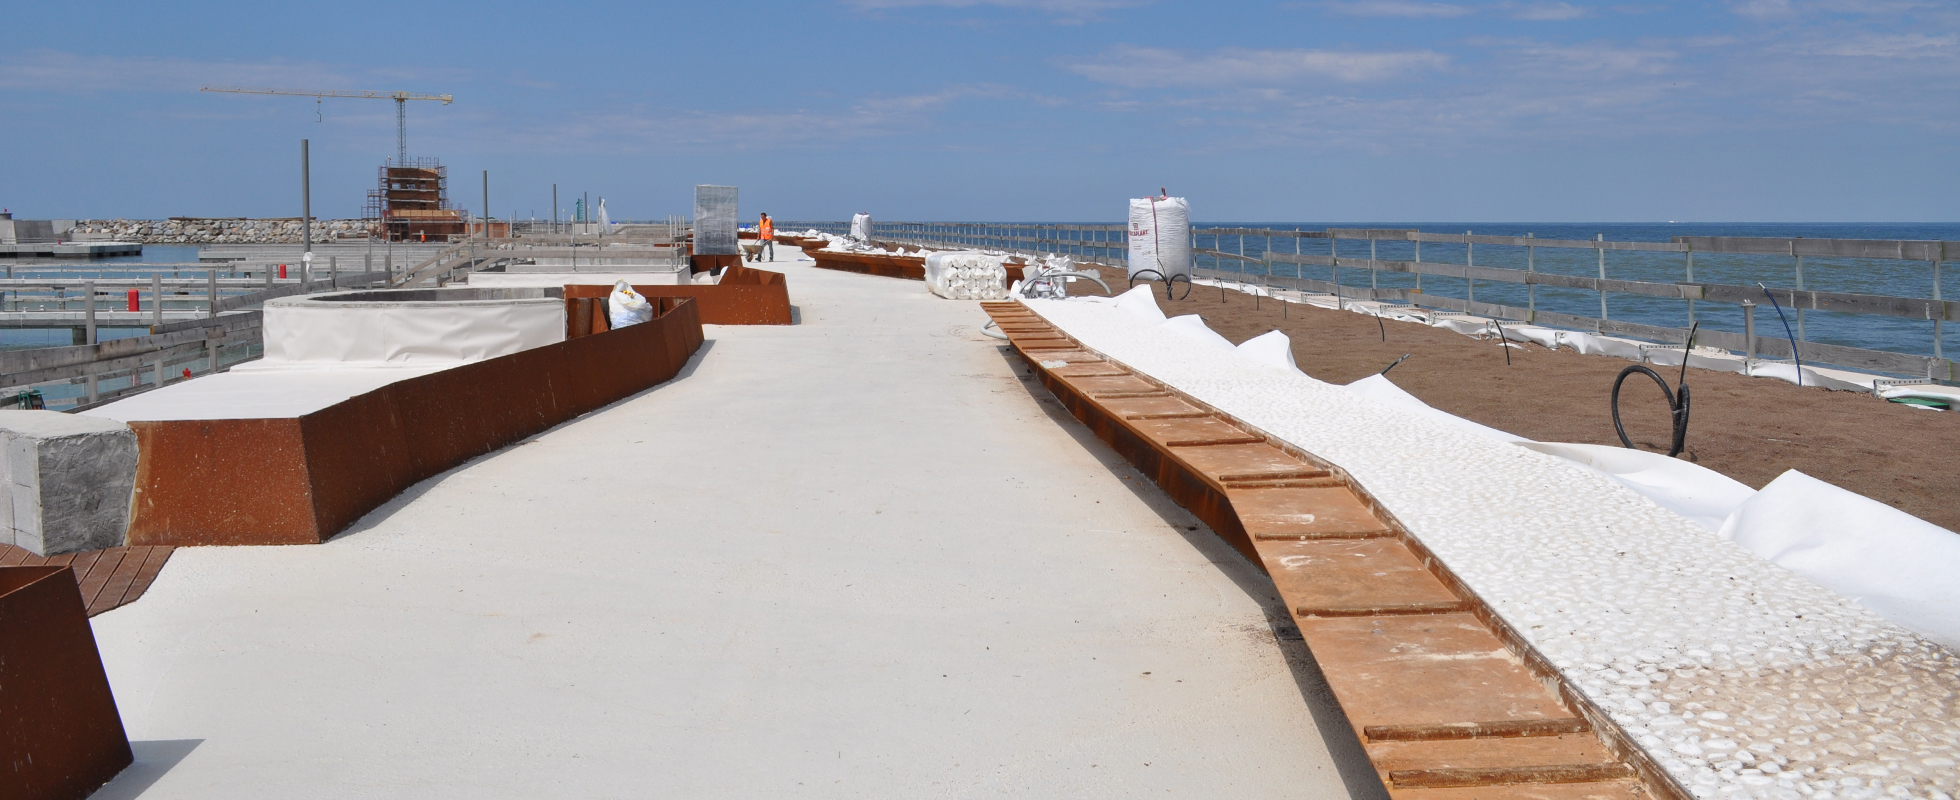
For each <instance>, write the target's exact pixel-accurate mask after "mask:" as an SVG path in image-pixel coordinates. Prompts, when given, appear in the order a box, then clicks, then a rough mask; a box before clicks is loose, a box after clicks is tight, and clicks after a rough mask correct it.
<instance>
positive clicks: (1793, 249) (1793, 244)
mask: <svg viewBox="0 0 1960 800" xmlns="http://www.w3.org/2000/svg"><path fill="white" fill-rule="evenodd" d="M1790 257H1792V258H1795V259H1796V260H1797V291H1799V292H1801V291H1803V256H1801V255H1798V254H1797V241H1796V240H1795V239H1791V240H1790ZM1790 305H1793V306H1796V307H1797V341H1800V342H1808V341H1810V337H1809V336H1806V335H1805V334H1804V330H1803V306H1802V305H1800V304H1798V302H1797V296H1796V295H1795V294H1791V295H1790ZM1791 355H1793V356H1794V355H1795V354H1794V353H1792V354H1791Z"/></svg>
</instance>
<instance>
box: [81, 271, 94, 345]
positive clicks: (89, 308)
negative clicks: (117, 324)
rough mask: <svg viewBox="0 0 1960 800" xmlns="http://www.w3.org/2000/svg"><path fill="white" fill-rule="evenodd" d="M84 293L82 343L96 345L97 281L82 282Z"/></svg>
mask: <svg viewBox="0 0 1960 800" xmlns="http://www.w3.org/2000/svg"><path fill="white" fill-rule="evenodd" d="M82 291H83V292H84V293H85V294H86V296H84V297H83V298H82V324H83V327H84V332H83V334H82V343H83V344H95V281H82Z"/></svg>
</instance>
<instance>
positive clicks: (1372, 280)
mask: <svg viewBox="0 0 1960 800" xmlns="http://www.w3.org/2000/svg"><path fill="white" fill-rule="evenodd" d="M1380 260H1381V259H1379V258H1377V257H1376V255H1375V237H1373V236H1370V237H1368V299H1370V300H1380V299H1382V298H1381V291H1382V281H1381V272H1380V271H1379V270H1377V269H1375V265H1376V262H1378V261H1380Z"/></svg>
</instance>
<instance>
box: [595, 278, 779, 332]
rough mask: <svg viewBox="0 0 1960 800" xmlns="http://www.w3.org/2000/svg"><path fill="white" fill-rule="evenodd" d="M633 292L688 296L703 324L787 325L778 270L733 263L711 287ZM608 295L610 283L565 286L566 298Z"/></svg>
mask: <svg viewBox="0 0 1960 800" xmlns="http://www.w3.org/2000/svg"><path fill="white" fill-rule="evenodd" d="M633 291H636V292H639V293H640V294H643V295H646V296H647V297H692V298H694V300H695V302H696V303H697V304H698V305H699V307H700V309H701V323H702V324H703V325H788V324H790V313H789V312H790V309H789V283H788V282H787V281H786V280H785V279H784V278H783V274H782V273H780V272H769V271H767V270H760V269H750V268H748V267H744V266H742V265H740V264H737V265H735V266H732V267H729V268H728V271H727V272H725V273H722V276H721V282H719V283H717V284H715V285H713V286H695V285H692V284H689V285H678V286H676V285H650V286H634V287H633ZM611 295H612V287H611V286H577V285H571V286H566V287H565V299H566V300H567V301H570V300H574V299H577V298H585V297H591V298H601V299H603V298H606V297H609V296H611ZM601 329H602V330H603V328H601Z"/></svg>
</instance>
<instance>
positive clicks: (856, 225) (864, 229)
mask: <svg viewBox="0 0 1960 800" xmlns="http://www.w3.org/2000/svg"><path fill="white" fill-rule="evenodd" d="M851 238H853V239H856V240H858V241H860V242H869V241H871V215H870V214H853V215H851Z"/></svg>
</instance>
